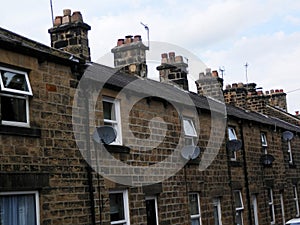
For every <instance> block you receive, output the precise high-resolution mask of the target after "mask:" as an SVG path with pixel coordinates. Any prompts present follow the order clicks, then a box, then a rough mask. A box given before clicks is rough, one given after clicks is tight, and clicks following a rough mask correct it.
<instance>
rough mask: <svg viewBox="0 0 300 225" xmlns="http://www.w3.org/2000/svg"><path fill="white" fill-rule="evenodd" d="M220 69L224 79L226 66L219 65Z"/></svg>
mask: <svg viewBox="0 0 300 225" xmlns="http://www.w3.org/2000/svg"><path fill="white" fill-rule="evenodd" d="M219 71H220V72H221V75H222V79H223V76H224V72H225V68H224V66H222V67H221V66H220V67H219Z"/></svg>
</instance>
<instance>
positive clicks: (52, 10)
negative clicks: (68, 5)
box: [50, 0, 54, 25]
mask: <svg viewBox="0 0 300 225" xmlns="http://www.w3.org/2000/svg"><path fill="white" fill-rule="evenodd" d="M50 7H51V16H52V25H54V16H53V6H52V0H50Z"/></svg>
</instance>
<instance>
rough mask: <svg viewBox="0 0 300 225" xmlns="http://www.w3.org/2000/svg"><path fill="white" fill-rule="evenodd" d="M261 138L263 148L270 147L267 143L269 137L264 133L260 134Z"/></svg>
mask: <svg viewBox="0 0 300 225" xmlns="http://www.w3.org/2000/svg"><path fill="white" fill-rule="evenodd" d="M260 137H261V145H262V146H267V145H268V142H267V137H266V135H265V134H264V133H261V134H260Z"/></svg>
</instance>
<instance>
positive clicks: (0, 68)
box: [0, 66, 32, 96]
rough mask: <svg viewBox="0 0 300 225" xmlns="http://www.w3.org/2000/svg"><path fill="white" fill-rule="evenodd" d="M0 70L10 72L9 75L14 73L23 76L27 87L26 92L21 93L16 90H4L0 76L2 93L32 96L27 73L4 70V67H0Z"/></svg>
mask: <svg viewBox="0 0 300 225" xmlns="http://www.w3.org/2000/svg"><path fill="white" fill-rule="evenodd" d="M0 70H2V71H7V72H11V73H16V74H23V75H24V76H25V81H26V83H27V86H28V91H21V90H16V89H12V88H6V87H5V86H4V83H3V80H2V76H1V75H0V86H1V90H2V91H7V92H11V93H15V94H23V95H31V96H32V89H31V86H30V82H29V78H28V74H27V72H24V71H20V70H14V69H9V68H5V67H2V66H0Z"/></svg>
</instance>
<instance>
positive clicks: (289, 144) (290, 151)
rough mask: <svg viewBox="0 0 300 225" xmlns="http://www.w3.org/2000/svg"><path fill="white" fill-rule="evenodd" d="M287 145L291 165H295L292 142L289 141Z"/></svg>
mask: <svg viewBox="0 0 300 225" xmlns="http://www.w3.org/2000/svg"><path fill="white" fill-rule="evenodd" d="M287 144H288V154H289V164H293V154H292V147H291V141H290V140H288V141H287Z"/></svg>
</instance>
